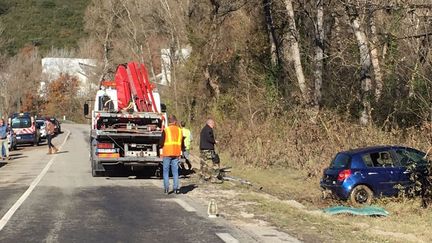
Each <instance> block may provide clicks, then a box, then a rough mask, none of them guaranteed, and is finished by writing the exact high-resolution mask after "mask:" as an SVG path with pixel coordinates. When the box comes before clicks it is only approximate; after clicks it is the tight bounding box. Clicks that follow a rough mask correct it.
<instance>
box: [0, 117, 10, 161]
mask: <svg viewBox="0 0 432 243" xmlns="http://www.w3.org/2000/svg"><path fill="white" fill-rule="evenodd" d="M7 135H8V126H7V125H6V123H5V122H4V120H3V119H0V146H1V153H2V160H5V159H8V160H9V159H10V157H9V145H8V138H7Z"/></svg>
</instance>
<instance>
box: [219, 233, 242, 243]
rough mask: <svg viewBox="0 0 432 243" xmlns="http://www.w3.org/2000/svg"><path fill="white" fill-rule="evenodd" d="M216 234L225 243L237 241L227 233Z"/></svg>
mask: <svg viewBox="0 0 432 243" xmlns="http://www.w3.org/2000/svg"><path fill="white" fill-rule="evenodd" d="M216 235H217V236H218V237H219V238H221V240H222V241H223V242H225V243H238V242H239V241H238V240H237V239H236V238H234V237H233V236H232V235H231V234H228V233H216Z"/></svg>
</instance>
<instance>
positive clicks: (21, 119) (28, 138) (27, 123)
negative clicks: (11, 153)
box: [9, 113, 40, 146]
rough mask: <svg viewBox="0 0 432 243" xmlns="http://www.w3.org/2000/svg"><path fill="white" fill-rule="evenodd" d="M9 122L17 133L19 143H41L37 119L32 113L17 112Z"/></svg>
mask: <svg viewBox="0 0 432 243" xmlns="http://www.w3.org/2000/svg"><path fill="white" fill-rule="evenodd" d="M9 124H10V126H11V128H12V130H13V132H14V133H15V134H16V143H17V144H33V145H35V146H36V145H39V142H40V136H39V130H38V129H37V128H36V124H35V119H34V117H33V116H32V115H30V113H15V114H13V115H12V116H11V117H10V118H9Z"/></svg>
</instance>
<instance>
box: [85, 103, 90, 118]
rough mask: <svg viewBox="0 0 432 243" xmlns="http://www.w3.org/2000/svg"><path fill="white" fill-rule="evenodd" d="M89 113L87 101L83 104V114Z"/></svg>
mask: <svg viewBox="0 0 432 243" xmlns="http://www.w3.org/2000/svg"><path fill="white" fill-rule="evenodd" d="M88 114H89V105H88V104H87V103H85V104H84V116H87V115H88Z"/></svg>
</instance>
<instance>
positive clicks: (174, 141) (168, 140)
mask: <svg viewBox="0 0 432 243" xmlns="http://www.w3.org/2000/svg"><path fill="white" fill-rule="evenodd" d="M164 132H165V141H164V146H163V148H162V156H165V157H168V156H170V157H171V156H172V157H174V156H180V155H181V150H182V149H181V143H182V139H183V135H182V131H181V128H180V127H178V126H176V125H169V126H168V127H167V128H165V130H164Z"/></svg>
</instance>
